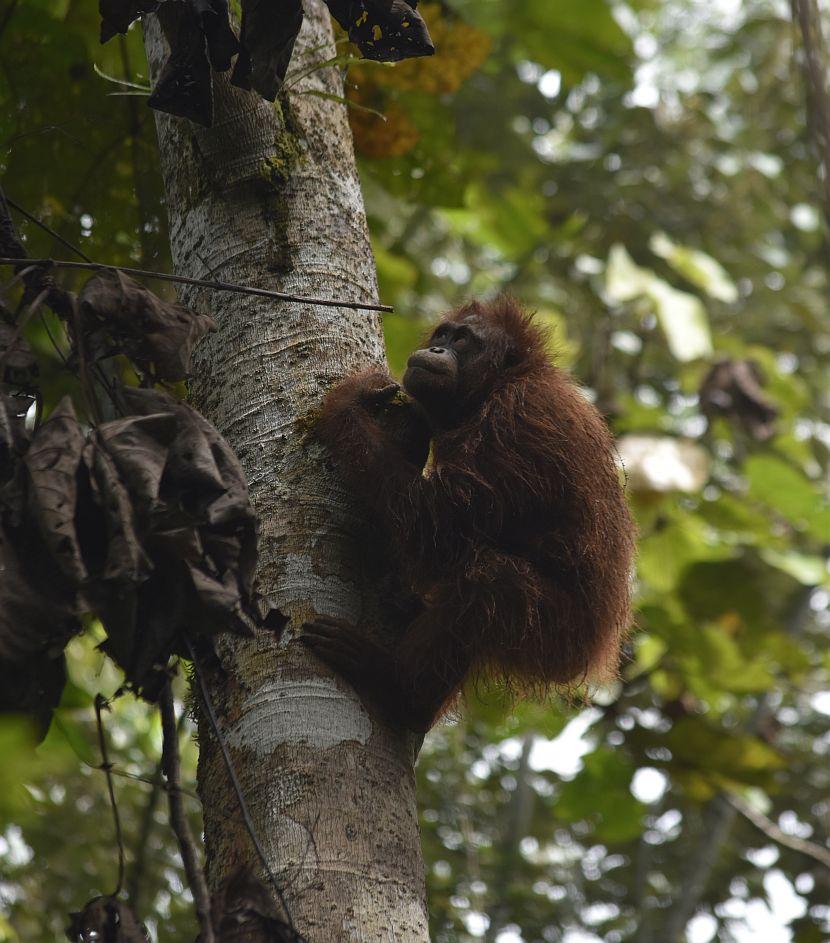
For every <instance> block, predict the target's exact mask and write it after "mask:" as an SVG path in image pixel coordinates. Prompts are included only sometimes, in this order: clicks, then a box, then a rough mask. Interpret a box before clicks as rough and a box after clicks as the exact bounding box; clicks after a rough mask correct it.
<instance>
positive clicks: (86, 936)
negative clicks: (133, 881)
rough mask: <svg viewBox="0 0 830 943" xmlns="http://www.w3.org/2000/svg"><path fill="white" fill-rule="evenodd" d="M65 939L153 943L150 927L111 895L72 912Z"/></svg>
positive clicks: (77, 942) (82, 942) (81, 942)
mask: <svg viewBox="0 0 830 943" xmlns="http://www.w3.org/2000/svg"><path fill="white" fill-rule="evenodd" d="M66 938H67V939H68V940H71V941H72V943H93V941H94V943H150V935H149V934H148V933H147V928H146V927H145V926H144V924H143V923H142V922H141V921H140V920H139V919H138V917H137V916H136V915H135V914H134V913H133V911H132V910H131V909H130V907H128V906H127V904H125V903H124V901H122V900H119V899H118V898H117V897H114V896H109V895H107V896H104V897H94V898H93V899H92V900H91V901H89V903H87V904H86V905H85V906H84V909H83V910H80V911H78V912H77V913H71V914H70V915H69V926H68V927H67V928H66Z"/></svg>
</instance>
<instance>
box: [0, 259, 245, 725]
mask: <svg viewBox="0 0 830 943" xmlns="http://www.w3.org/2000/svg"><path fill="white" fill-rule="evenodd" d="M67 307H69V308H73V307H74V303H73V302H71V301H70V302H68V304H67ZM77 312H78V315H79V317H78V319H77V321H76V322H75V323H73V324H71V325H70V327H71V329H72V330H73V341H74V342H75V344H74V346H75V347H76V348H78V344H77V341H78V337H77V336H74V332H78V331H79V332H80V334H81V335H82V336H83V346H84V348H85V353H84V354H83V355H82V356H85V357H86V358H88V359H89V363H94V362H97V361H99V360H101V359H104V358H106V357H110V356H112V355H114V354H119V355H126V356H127V357H128V358H129V359H130V360H131V361H132V363H133V365H134V366H135V367H136V368H137V369H138V370H139V371H141V372H142V373H143V374H144V377H145V379H147V380H160V379H163V380H179V379H182V378H183V377H185V376H186V375H187V374H188V373H189V371H190V358H191V352H192V347H193V344H194V343H195V341H196V340H197V339H198V338H199V337H201V336H202V335H203V334H204V333H205V332H206V331H207V330H211V329H213V328H214V324H213V321H212V320H211V319H210V318H209V317H207V316H205V315H200V314H196V313H194V312H192V311H189V310H188V309H187V308H184V307H183V306H181V305H177V304H172V303H169V302H165V301H162V300H161V299H160V298H157V297H156V296H155V295H154V294H153V293H152V292H150V291H148V290H147V289H145V288H143V287H142V286H141V285H139V284H137V283H136V282H134V281H133V280H132V279H130V278H128V277H126V276H125V275H123V274H122V273H121V272H110V271H102V272H100V273H97V274H96V275H94V276H93V277H92V278H91V279H90V280H89V281H88V282H87V283H86V285H85V287H84V288H83V290H82V292H81V294H80V296H79V298H78V302H77ZM78 356H81V355H80V354H79V352H78V349H75V350H74V352H73V354H72V355H71V357H70V359H72V358H76V357H78ZM89 363H88V364H87V366H89ZM37 381H38V377H37V365H36V362H35V358H34V355H33V353H32V351H31V349H30V347H29V345H28V344H27V342H26V341H25V339H24V338H23V336H22V325H16V324H15V323H14V321H13V319H12V318H11V315H10V314H9V312H7V311H6V310H5V309H2V308H0V577H2V578H0V710H11V711H17V712H22V713H28V714H31V715H32V716H33V717H34V718H35V720H36V722H37V724H38V728H39V732H40V733H41V735H43V734H45V732H46V730H47V729H48V725H49V721H50V718H51V714H52V711H53V710H54V708H55V706H56V705H57V703H58V701H59V700H60V696H61V692H62V690H63V687H64V683H65V665H64V655H63V652H64V648H65V646H66V644H67V642H68V641H69V639H70V638H71V637H72V636H73V635H74V634H76V633H77V632H79V631H80V629H81V620H82V618H83V616H84V615H87V614H91V615H94V616H96V617H98V618H99V619H100V620H101V622H102V623H103V625H104V628H105V630H106V634H107V638H106V641H105V642H104V644H103V648H104V650H105V651H106V652H107V653H108V654H109V655H110V656H111V657H112V658H113V660H114V661H116V662H117V663H118V665H120V667H121V668H122V669H123V671H124V672H125V675H126V677H127V681H128V682H129V684H130V685H131V686H132V687H133V688H134V689H135V690H136V691H137V693H139V694H141V695H143V696H144V697H146V698H148V699H151V700H152V699H154V698H155V697H156V696H157V695H158V693H159V690H160V687H161V685H162V684H163V682H164V678H165V673H164V670H165V666H166V664H167V661H168V659H169V657H170V655H171V654H176V653H179V654H183V653H185V651H184V645H183V637H184V636H183V633H184V632H187V633H188V637H189V638H198V637H199V636H202V637H210V636H211V635H213V634H214V633H216V632H220V631H234V632H237V633H247V632H250V631H252V629H253V618H254V613H253V597H254V594H253V578H254V569H255V565H256V530H255V517H254V513H253V510H252V508H251V506H250V503H249V499H248V489H247V485H246V482H245V477H244V474H243V472H242V469H241V466H240V465H239V462H238V460H237V458H236V456H235V455H234V453H233V451H232V450H231V448H230V446H228V444H227V443H226V442H225V441H224V439H222V437H221V436H220V435H219V433H218V432H217V431H216V429H214V427H213V426H212V425H211V424H210V423H209V422H208V421H207V420H205V419H204V418H203V417H202V416H200V415H199V414H198V413H197V412H196V411H195V410H193V409H191V408H190V407H189V406H186V405H185V404H183V403H181V402H179V401H178V400H176V399H175V398H174V397H172V396H170V395H169V394H167V393H164V392H161V391H158V390H153V389H143V388H121V389H120V391H119V392H118V395H117V399H118V400H119V402H118V403H117V405H118V412H119V413H120V414H121V415H120V417H119V418H116V419H111V420H109V421H106V422H100V423H98V424H97V425H96V426H94V427H93V428H91V429H87V428H85V427H83V426H82V425H81V423H80V422H79V420H78V418H77V416H76V413H75V410H74V408H73V405H72V402H71V400H70V399H69V398H68V397H65V398H64V399H63V400H62V401H61V402H60V403H59V404H58V406H57V407H56V408H55V409H54V410H53V411H52V413H51V415H50V416H49V418H48V419H47V421H46V422H44V423H42V424H40V425H38V426H37V428H36V429H35V431H34V432H33V433H30V432H28V431H27V428H26V423H25V417H26V414H27V412H28V411H29V410H30V408H31V406H32V404H33V403H34V402H35V396H36V395H37Z"/></svg>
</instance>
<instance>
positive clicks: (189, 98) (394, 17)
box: [99, 0, 435, 127]
mask: <svg viewBox="0 0 830 943" xmlns="http://www.w3.org/2000/svg"><path fill="white" fill-rule="evenodd" d="M326 2H327V4H328V7H329V10H330V11H331V13H332V16H334V18H335V19H336V20H337V22H338V23H339V24H340V25H341V26H342V27H343V29H344V30H345V31H346V32H347V33H348V35H349V39H350V40H351V41H352V42H353V43H355V45H356V46H357V47H358V49H360V51H361V53H362V54H363V55H364V56H365V57H366V58H368V59H378V60H381V61H384V62H395V61H398V60H400V59H408V58H411V57H414V56H429V55H432V53H433V52H434V51H435V50H434V46H433V44H432V40H431V39H430V37H429V32H428V30H427V27H426V23H425V22H424V20H423V17H422V16H421V15H420V13H418V11H417V10H416V7H417V5H418V0H412V2H411V3H406V2H405V0H326ZM99 10H100V14H101V42H102V43H104V42H106V41H107V40H108V39H110V38H111V37H112V36H114V35H115V34H116V33H125V32H126V31H127V28H128V27H129V25H130V23H132V21H133V20H135V19H137V18H138V17H139V16H141V15H142V14H143V13H151V12H155V13H158V16H159V21H160V23H161V26H162V29H163V31H164V34H165V36H166V38H167V42H168V44H169V46H170V55H169V57H168V59H167V61H166V62H165V64H164V66H163V67H162V70H161V74H160V75H159V78H158V81H157V82H156V87H155V88H154V89H153V93H152V95H151V96H150V98H149V100H148V104H149V105H150V107H151V108H156V109H157V110H159V111H165V112H168V113H169V114H172V115H179V116H180V117H183V118H189V119H190V120H191V121H195V122H197V123H198V124H202V125H204V126H205V127H210V126H211V125H212V123H213V72H214V71H216V72H227V71H228V70H229V69H230V68H231V66H232V65H233V72H232V73H231V79H230V80H231V82H232V83H233V84H234V85H237V86H239V87H240V88H245V89H253V90H254V91H256V92H257V93H258V94H259V95H261V96H262V97H263V98H265V99H267V100H268V101H274V99H275V98H276V96H277V93H278V92H279V90H280V88H281V87H282V84H283V81H284V79H285V75H286V72H287V71H288V65H289V62H290V61H291V53H292V51H293V49H294V42H295V40H296V38H297V36H298V34H299V32H300V27H301V26H302V22H303V7H302V0H282V2H280V3H274V2H272V0H241V10H242V21H241V27H240V34H239V37H237V36H236V34H235V33H234V31H233V29H232V27H231V25H230V20H229V16H228V3H227V0H99ZM234 56H236V61H235V62H233V59H234Z"/></svg>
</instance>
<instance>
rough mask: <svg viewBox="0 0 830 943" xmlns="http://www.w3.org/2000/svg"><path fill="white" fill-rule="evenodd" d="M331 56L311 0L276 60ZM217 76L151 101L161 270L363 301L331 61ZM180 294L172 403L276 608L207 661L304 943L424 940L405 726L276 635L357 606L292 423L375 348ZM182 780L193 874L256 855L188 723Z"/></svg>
mask: <svg viewBox="0 0 830 943" xmlns="http://www.w3.org/2000/svg"><path fill="white" fill-rule="evenodd" d="M145 41H146V47H147V55H148V59H149V61H150V67H151V74H152V76H153V78H154V79H155V78H156V77H157V75H158V72H159V69H160V66H161V63H162V62H163V61H164V57H165V55H166V43H165V40H164V38H163V35H162V31H161V29H160V26H159V24H158V21H157V20H156V18H155V17H147V18H146V36H145ZM333 54H334V47H333V44H332V35H331V26H330V22H329V16H328V12H327V10H326V9H325V7H324V6H323V5H322V3H321V2H319V0H309V2H308V3H307V6H306V21H305V24H304V26H303V31H302V34H301V37H300V39H299V40H298V43H297V47H296V49H295V52H294V57H293V60H292V66H291V72H292V73H295V74H296V73H297V72H298V71H299V70H300V69H304V68H306V67H308V66H309V65H311V64H312V63H313V62H322V61H323V60H325V59H328V58H329V57H331V56H332V55H333ZM215 79H216V80H215V122H214V126H213V128H211V129H202V128H199V127H197V126H195V125H193V124H190V123H189V122H187V121H185V120H181V119H176V118H171V117H169V116H167V115H158V117H157V127H158V136H159V146H160V151H161V162H162V168H163V174H164V181H165V189H166V194H167V203H168V212H169V220H170V234H171V245H172V252H173V259H174V265H175V269H176V272H178V273H180V274H183V275H191V276H202V277H204V276H210V275H215V276H217V277H221V278H222V279H225V280H228V281H237V282H243V283H247V284H253V285H258V286H263V287H268V288H274V289H278V290H283V291H290V292H298V293H304V294H313V295H317V296H318V297H340V298H347V299H352V300H362V301H369V300H374V299H375V298H376V294H377V288H376V279H375V272H374V265H373V260H372V254H371V247H370V244H369V238H368V232H367V228H366V220H365V216H364V211H363V203H362V197H361V191H360V185H359V181H358V178H357V174H356V170H355V166H354V156H353V150H352V141H351V134H350V131H349V126H348V121H347V116H346V109H345V107H344V106H343V105H342V104H340V103H338V102H336V101H332V100H330V99H326V98H324V97H321V96H320V95H315V94H313V90H316V91H317V92H322V93H325V95H335V96H342V94H343V88H342V81H341V78H340V76H339V75H338V72H337V70H336V69H333V68H325V69H319V70H316V71H313V72H312V73H311V74H310V75H309V76H308V77H307V78H305V79H303V80H302V81H300V82H298V83H297V85H296V86H294V87H293V88H292V90H291V92H290V93H289V94H288V96H287V97H286V98H284V99H280V100H278V102H277V103H276V104H274V105H271V104H269V103H267V102H264V101H262V100H261V99H259V98H258V97H257V96H256V95H255V94H252V93H246V92H241V91H239V90H238V89H235V88H233V87H231V86H230V85H229V84H228V82H227V81H226V79H225V78H224V77H223V76H216V77H215ZM310 92H311V94H310ZM182 295H183V300H184V301H186V303H188V304H189V305H191V306H193V307H196V308H198V309H200V310H204V311H210V313H211V314H212V315H213V316H214V317H215V318H216V319H217V321H218V322H219V331H218V332H217V333H216V334H214V335H212V336H210V337H209V338H207V340H206V342H205V343H204V344H202V345H201V347H200V349H199V352H198V354H197V357H196V368H195V376H194V378H193V381H192V383H191V395H192V401H193V403H194V405H195V406H196V407H197V408H198V409H199V410H201V411H202V412H203V413H204V414H205V415H206V416H207V417H208V418H209V419H210V420H211V421H212V422H213V423H215V424H216V426H217V427H218V428H219V430H220V431H221V432H222V433H223V435H225V436H226V437H227V439H228V441H229V442H230V443H231V445H232V446H233V447H234V448H235V449H236V451H237V454H238V455H239V457H240V459H241V461H242V464H243V465H244V467H245V471H246V473H247V475H248V480H249V483H250V488H251V495H252V498H253V502H254V505H255V507H256V509H257V514H258V516H259V522H260V552H261V559H260V570H259V579H260V589H261V591H262V592H263V593H264V594H265V595H266V596H267V598H268V601H269V603H270V604H271V606H272V607H273V608H274V609H278V610H279V611H281V612H282V613H284V614H285V615H286V616H289V617H290V620H291V621H290V626H289V628H288V630H287V631H286V632H284V633H283V636H282V638H279V636H278V635H277V634H276V633H275V632H273V631H271V630H268V629H262V630H260V631H259V632H258V633H257V635H256V638H254V639H252V640H238V639H233V638H228V639H222V640H221V641H220V644H219V664H217V665H211V666H210V668H209V671H208V672H207V675H208V677H207V680H208V684H209V687H210V691H211V695H212V698H213V700H214V703H215V706H216V709H217V713H218V715H219V719H220V724H221V727H222V729H223V731H224V734H225V737H226V738H227V741H228V743H229V744H230V747H231V752H232V755H233V757H234V762H235V764H236V767H237V771H238V774H239V778H240V780H241V784H242V788H243V790H244V793H245V795H246V797H247V799H248V803H249V805H250V807H251V812H252V815H253V819H254V821H255V823H256V827H257V830H258V833H259V835H260V838H261V840H262V842H263V844H264V847H265V851H266V854H267V857H268V858H269V861H270V862H271V865H272V867H273V868H274V870H275V871H276V873H277V874H278V876H279V877H280V879H281V881H282V882H283V884H284V886H285V892H286V897H287V899H288V902H289V905H290V908H291V912H292V916H293V919H294V921H295V923H296V924H297V927H298V929H299V930H300V931H301V932H303V933H304V934H305V935H306V936H307V937H308V939H309V940H310V941H311V943H330V941H331V943H334V941H339V940H349V941H361V943H362V941H374V940H377V941H384V943H386V941H397V940H400V941H406V943H418V941H425V940H427V939H428V932H427V917H426V907H425V900H424V896H425V891H424V880H423V865H422V861H421V853H420V844H419V836H418V825H417V816H416V804H415V785H414V774H413V764H414V759H415V756H416V752H417V743H416V742H415V741H414V740H413V739H411V738H409V737H407V736H404V735H402V734H401V733H400V732H398V731H394V730H390V729H389V728H388V727H387V726H385V724H384V723H383V721H382V720H380V719H378V718H377V717H374V716H371V715H370V714H369V713H368V712H367V710H366V709H365V708H364V706H363V705H362V704H361V702H360V700H359V699H358V698H357V697H356V696H355V694H354V692H353V691H351V689H348V688H347V686H346V685H344V684H343V683H342V682H341V681H339V680H336V679H335V678H333V677H332V676H331V675H330V674H329V673H328V672H327V671H326V670H323V669H322V668H321V666H320V665H319V664H317V663H316V662H315V661H314V660H313V658H312V657H311V656H309V655H308V654H307V653H306V651H305V649H303V647H302V646H301V645H299V644H290V641H289V639H290V636H291V630H292V629H296V628H297V627H298V626H299V625H300V624H302V622H304V621H305V620H306V619H307V618H309V617H310V616H312V615H313V614H314V613H318V614H321V615H329V616H338V617H341V618H345V619H348V620H349V621H351V622H354V623H359V622H360V621H361V619H362V618H365V613H366V612H367V610H369V609H370V607H371V604H372V600H371V595H370V594H369V593H367V592H366V588H365V587H362V586H361V585H360V574H359V572H358V567H357V565H356V563H355V553H354V534H355V529H356V525H357V524H358V517H357V515H356V512H355V510H354V509H353V508H352V507H351V506H350V504H349V502H348V500H347V497H346V495H345V494H344V493H343V492H342V490H341V489H340V485H339V480H338V476H337V475H336V473H334V472H333V470H332V468H331V465H330V463H329V462H327V460H326V457H325V455H324V453H323V451H322V449H321V447H320V446H319V445H318V444H317V443H316V442H315V441H314V440H313V439H312V438H311V437H309V435H308V433H307V428H308V420H309V417H310V414H311V412H312V411H313V410H314V409H315V407H317V405H318V403H319V401H320V397H321V396H322V394H323V392H324V391H325V390H326V389H327V388H328V387H329V385H330V384H331V383H332V382H333V381H335V380H336V379H337V378H338V377H340V376H341V375H343V374H345V373H348V372H350V371H352V370H354V369H355V368H358V367H360V366H365V365H367V364H377V363H381V362H382V361H383V359H384V353H383V340H382V333H381V324H380V318H379V317H378V316H377V315H374V314H371V313H366V312H354V311H349V310H346V309H340V308H337V309H333V308H319V307H313V306H304V305H299V304H277V303H274V302H270V301H263V300H262V299H256V298H251V297H248V296H243V295H234V294H221V293H210V292H205V291H203V290H191V291H188V292H182ZM369 589H371V588H369ZM199 788H200V794H201V797H202V802H203V804H204V814H205V839H206V846H207V858H208V870H209V877H210V883H211V884H212V885H213V886H216V884H217V883H218V882H219V881H220V880H221V879H222V878H223V877H224V876H225V875H226V874H227V873H228V871H229V870H231V869H232V868H233V867H234V866H235V865H236V864H238V863H250V864H252V865H253V866H254V867H255V868H257V870H260V871H261V869H260V867H259V862H258V861H257V859H256V855H255V853H254V849H253V848H252V846H251V843H250V840H249V839H248V836H247V834H246V833H245V830H244V828H243V825H242V819H241V816H240V815H239V814H238V809H237V804H236V801H235V798H234V796H233V793H232V792H231V789H230V784H229V782H228V777H227V774H226V771H225V769H224V767H223V765H222V761H221V756H220V753H219V750H218V748H217V746H216V744H215V742H214V740H213V737H212V736H211V735H210V732H209V731H208V729H207V726H206V724H204V723H202V724H201V725H200V761H199Z"/></svg>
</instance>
